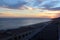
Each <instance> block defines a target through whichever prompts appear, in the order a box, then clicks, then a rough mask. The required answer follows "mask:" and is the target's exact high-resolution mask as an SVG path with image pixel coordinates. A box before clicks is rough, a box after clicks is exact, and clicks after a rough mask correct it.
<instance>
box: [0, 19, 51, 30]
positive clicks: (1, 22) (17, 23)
mask: <svg viewBox="0 0 60 40" xmlns="http://www.w3.org/2000/svg"><path fill="white" fill-rule="evenodd" d="M46 21H50V19H48V18H0V30H6V29H14V28H18V27H22V26H27V25H32V24H37V23H41V22H46Z"/></svg>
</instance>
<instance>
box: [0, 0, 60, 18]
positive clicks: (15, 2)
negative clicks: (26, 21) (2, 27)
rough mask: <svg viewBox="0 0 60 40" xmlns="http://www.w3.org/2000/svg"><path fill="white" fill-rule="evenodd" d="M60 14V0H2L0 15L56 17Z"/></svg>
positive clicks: (0, 0)
mask: <svg viewBox="0 0 60 40" xmlns="http://www.w3.org/2000/svg"><path fill="white" fill-rule="evenodd" d="M59 16H60V0H0V17H7V18H9V17H17V18H18V17H20V18H21V17H23V18H54V17H59Z"/></svg>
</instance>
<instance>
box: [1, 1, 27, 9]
mask: <svg viewBox="0 0 60 40" xmlns="http://www.w3.org/2000/svg"><path fill="white" fill-rule="evenodd" d="M11 3H12V2H11ZM25 4H26V2H25V1H18V2H17V3H15V4H13V3H12V4H9V3H6V2H5V1H4V0H0V6H2V7H8V8H13V9H16V8H19V7H21V6H23V5H25Z"/></svg>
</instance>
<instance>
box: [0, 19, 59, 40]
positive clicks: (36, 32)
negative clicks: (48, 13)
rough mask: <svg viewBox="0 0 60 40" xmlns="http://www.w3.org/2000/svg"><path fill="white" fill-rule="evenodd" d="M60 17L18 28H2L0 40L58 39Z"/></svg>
mask: <svg viewBox="0 0 60 40" xmlns="http://www.w3.org/2000/svg"><path fill="white" fill-rule="evenodd" d="M59 20H60V18H54V19H52V20H51V21H49V22H44V23H38V24H34V25H28V26H24V27H21V28H17V29H9V30H1V31H0V40H58V39H59V38H58V27H59V26H58V25H60V21H59Z"/></svg>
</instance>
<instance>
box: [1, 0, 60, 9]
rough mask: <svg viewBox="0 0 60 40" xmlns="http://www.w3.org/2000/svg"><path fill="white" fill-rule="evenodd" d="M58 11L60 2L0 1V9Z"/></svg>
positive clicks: (54, 0)
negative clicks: (21, 8) (22, 8)
mask: <svg viewBox="0 0 60 40" xmlns="http://www.w3.org/2000/svg"><path fill="white" fill-rule="evenodd" d="M23 6H24V8H25V9H26V8H27V7H26V6H28V7H31V8H44V9H48V10H60V0H0V7H7V8H12V9H19V8H20V7H23Z"/></svg>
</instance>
